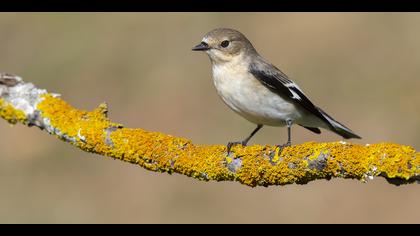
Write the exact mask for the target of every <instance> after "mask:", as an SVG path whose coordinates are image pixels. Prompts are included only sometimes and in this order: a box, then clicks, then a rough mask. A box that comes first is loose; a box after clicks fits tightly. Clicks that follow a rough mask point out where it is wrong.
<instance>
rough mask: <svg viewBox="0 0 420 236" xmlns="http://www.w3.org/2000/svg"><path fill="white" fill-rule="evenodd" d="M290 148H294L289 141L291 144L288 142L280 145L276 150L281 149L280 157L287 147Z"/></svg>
mask: <svg viewBox="0 0 420 236" xmlns="http://www.w3.org/2000/svg"><path fill="white" fill-rule="evenodd" d="M290 146H292V143H291V142H290V141H289V142H287V143H285V144H279V145H276V148H278V149H279V152H278V155H280V154H281V153H282V152H283V149H284V148H285V147H290Z"/></svg>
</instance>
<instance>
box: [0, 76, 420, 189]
mask: <svg viewBox="0 0 420 236" xmlns="http://www.w3.org/2000/svg"><path fill="white" fill-rule="evenodd" d="M0 116H1V117H2V118H3V119H5V120H6V121H8V122H9V123H11V124H16V123H22V124H24V125H27V126H36V127H39V128H40V129H42V130H45V131H47V132H48V133H50V134H52V135H55V136H56V137H58V138H60V139H61V140H63V141H65V142H68V143H70V144H72V145H74V146H76V147H79V148H80V149H82V150H84V151H87V152H92V153H97V154H99V155H103V156H108V157H112V158H115V159H119V160H123V161H127V162H131V163H133V164H137V165H139V166H142V167H144V168H146V169H148V170H153V171H158V172H168V173H179V174H183V175H187V176H190V177H193V178H196V179H200V180H206V181H207V180H216V181H238V182H240V183H242V184H245V185H248V186H258V185H260V186H269V185H285V184H292V183H298V184H304V183H307V182H309V181H311V180H315V179H330V178H333V177H341V178H354V179H359V180H362V181H366V180H369V179H372V178H373V177H375V176H382V177H385V178H387V180H388V181H389V182H390V183H393V184H397V185H398V184H403V183H411V182H415V181H416V180H420V154H419V152H416V151H415V150H414V149H413V148H412V147H409V146H403V145H398V144H392V143H379V144H371V145H364V146H363V145H356V144H350V143H345V142H333V143H314V142H309V143H304V144H301V145H296V146H291V147H286V148H285V149H284V150H283V151H282V153H281V154H280V155H279V153H278V150H276V149H275V147H274V146H268V145H266V146H260V145H253V146H248V147H241V146H236V147H234V148H233V149H232V153H231V154H230V155H227V153H226V147H225V146H224V145H195V144H193V143H192V142H191V141H190V140H188V139H185V138H179V137H173V136H171V135H167V134H162V133H158V132H150V131H146V130H143V129H129V128H123V126H122V125H121V124H117V123H113V122H111V121H110V120H109V119H108V118H107V106H106V104H101V105H99V107H98V108H96V109H95V110H93V111H90V112H88V111H82V110H78V109H75V108H73V107H72V106H70V105H69V104H67V103H66V102H65V101H63V100H62V99H60V98H59V95H58V94H52V93H47V91H46V90H43V89H38V88H36V87H35V86H34V85H33V84H31V83H26V82H24V81H23V80H22V79H21V78H20V77H18V76H14V75H10V74H4V73H3V74H0Z"/></svg>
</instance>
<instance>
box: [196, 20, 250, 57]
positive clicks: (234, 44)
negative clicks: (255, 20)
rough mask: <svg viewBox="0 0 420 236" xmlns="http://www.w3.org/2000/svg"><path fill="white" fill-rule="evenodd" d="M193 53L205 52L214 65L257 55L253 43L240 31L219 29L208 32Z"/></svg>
mask: <svg viewBox="0 0 420 236" xmlns="http://www.w3.org/2000/svg"><path fill="white" fill-rule="evenodd" d="M192 50H193V51H205V52H206V53H207V54H208V55H209V57H210V60H211V61H212V63H224V62H230V61H232V60H235V59H237V58H239V57H242V56H244V55H247V54H249V53H255V49H254V47H253V46H252V44H251V42H249V40H248V39H247V38H246V37H245V36H244V35H243V34H242V33H241V32H239V31H237V30H234V29H227V28H218V29H214V30H212V31H210V32H208V33H207V34H206V35H205V36H204V37H203V39H202V40H201V43H200V44H198V45H196V46H195V47H193V48H192Z"/></svg>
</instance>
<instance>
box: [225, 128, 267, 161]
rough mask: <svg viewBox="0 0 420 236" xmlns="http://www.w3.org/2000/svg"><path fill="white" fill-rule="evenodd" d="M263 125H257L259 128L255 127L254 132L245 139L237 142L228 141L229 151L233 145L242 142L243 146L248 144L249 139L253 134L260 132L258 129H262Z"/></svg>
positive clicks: (228, 151)
mask: <svg viewBox="0 0 420 236" xmlns="http://www.w3.org/2000/svg"><path fill="white" fill-rule="evenodd" d="M262 127H263V125H257V128H255V129H254V131H252V133H251V134H250V135H249V136H248V137H247V138H246V139H244V140H243V141H236V142H228V144H227V146H226V148H227V153H228V154H229V153H230V149H231V148H232V147H233V146H236V145H238V144H241V145H242V146H246V145H247V143H248V141H249V140H250V139H251V138H252V136H254V134H256V133H257V132H258V130H260V129H261V128H262Z"/></svg>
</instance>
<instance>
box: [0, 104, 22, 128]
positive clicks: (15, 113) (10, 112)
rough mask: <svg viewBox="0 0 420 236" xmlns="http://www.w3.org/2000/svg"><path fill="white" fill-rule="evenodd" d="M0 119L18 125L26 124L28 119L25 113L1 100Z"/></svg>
mask: <svg viewBox="0 0 420 236" xmlns="http://www.w3.org/2000/svg"><path fill="white" fill-rule="evenodd" d="M0 117H2V118H3V119H5V120H6V121H7V122H9V123H10V124H16V123H18V122H20V123H22V124H26V122H27V118H26V115H25V113H24V112H23V111H21V110H18V109H15V108H14V107H13V106H12V105H11V104H9V103H7V102H6V101H4V99H2V98H1V99H0Z"/></svg>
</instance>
